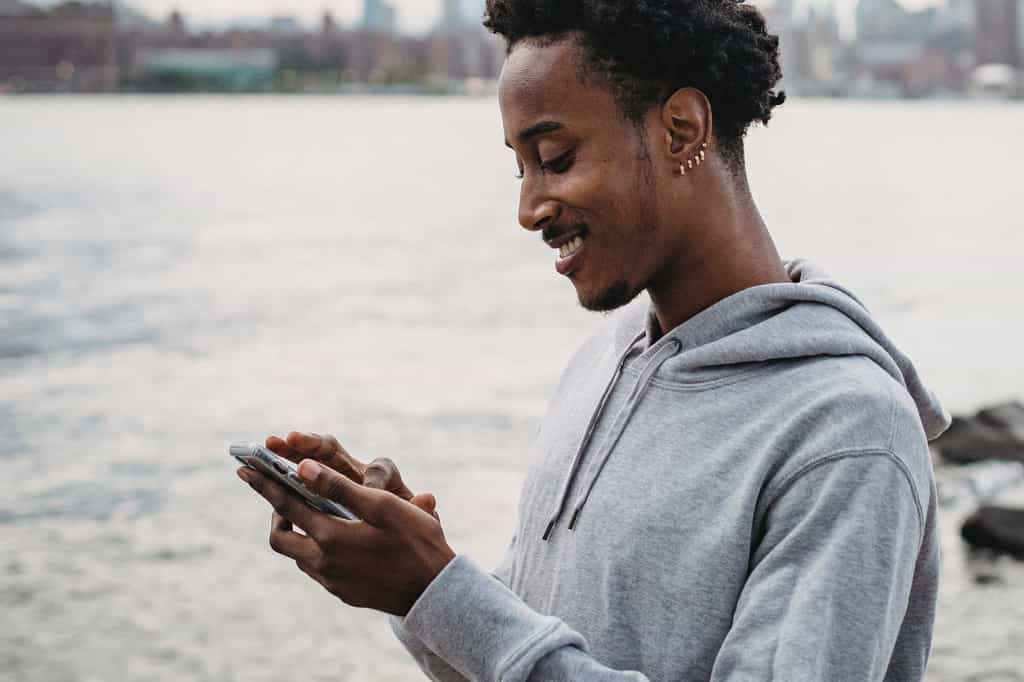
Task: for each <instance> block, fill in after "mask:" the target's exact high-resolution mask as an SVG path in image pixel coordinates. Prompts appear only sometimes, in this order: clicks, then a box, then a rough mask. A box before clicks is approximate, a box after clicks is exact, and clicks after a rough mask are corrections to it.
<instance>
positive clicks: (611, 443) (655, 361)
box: [569, 339, 683, 530]
mask: <svg viewBox="0 0 1024 682" xmlns="http://www.w3.org/2000/svg"><path fill="white" fill-rule="evenodd" d="M682 349H683V344H682V343H681V342H680V341H679V340H678V339H671V340H670V341H669V342H668V343H666V344H665V345H664V346H662V347H661V348H660V349H659V350H658V352H657V353H655V355H654V357H652V358H651V359H650V361H648V363H647V365H646V366H645V367H644V369H643V371H642V372H641V373H640V376H639V378H637V380H636V383H635V384H634V385H633V390H632V391H631V392H630V395H629V399H628V400H627V402H626V404H625V405H623V406H622V409H620V410H619V413H618V414H617V415H616V416H615V422H614V424H613V425H612V428H611V429H610V430H609V432H608V437H607V438H605V440H604V441H603V442H602V443H601V448H600V450H599V453H600V454H599V455H596V456H595V457H594V459H593V460H592V463H591V465H590V468H589V469H588V472H587V484H586V485H585V486H584V488H583V492H581V493H580V496H579V497H578V498H577V499H576V506H575V508H574V509H573V514H572V520H571V521H569V530H575V528H576V521H577V520H578V519H579V516H580V512H581V511H583V505H585V504H586V503H587V499H588V498H589V497H590V492H591V491H592V490H593V489H594V484H595V483H597V478H598V476H600V475H601V471H602V470H603V469H604V465H605V464H606V463H607V462H608V459H609V458H610V457H611V454H612V450H613V449H614V448H615V445H616V443H618V442H619V438H620V437H621V436H622V432H623V431H625V430H626V425H627V424H628V423H629V419H630V417H632V416H633V411H634V410H635V409H636V406H637V405H638V404H639V403H640V400H641V399H642V398H643V396H644V393H646V392H647V387H648V386H650V383H651V379H653V378H654V374H655V372H657V371H658V368H659V367H661V365H662V364H663V363H664V362H665V361H666V360H668V359H669V358H671V357H674V356H675V355H677V354H678V353H679V352H680V351H681V350H682Z"/></svg>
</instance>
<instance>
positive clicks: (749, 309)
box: [616, 259, 951, 441]
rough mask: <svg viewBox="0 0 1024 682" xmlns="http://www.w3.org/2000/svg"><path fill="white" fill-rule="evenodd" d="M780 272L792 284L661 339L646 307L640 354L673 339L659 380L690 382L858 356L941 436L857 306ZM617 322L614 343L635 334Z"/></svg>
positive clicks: (943, 423)
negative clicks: (701, 376) (745, 367)
mask: <svg viewBox="0 0 1024 682" xmlns="http://www.w3.org/2000/svg"><path fill="white" fill-rule="evenodd" d="M785 267H786V271H787V272H788V273H789V276H790V279H792V280H793V283H792V284H785V283H777V284H764V285H760V286H755V287H750V288H749V289H744V290H743V291H739V292H737V293H735V294H733V295H732V296H729V297H727V298H724V299H722V300H721V301H718V302H717V303H715V304H714V305H712V306H711V307H709V308H707V309H705V310H703V311H701V312H700V313H698V314H697V315H694V316H693V317H692V318H690V319H689V320H687V321H686V322H684V323H683V324H681V325H679V326H678V327H676V328H675V329H673V330H671V331H669V332H668V333H667V334H664V335H663V336H661V330H660V329H659V326H658V318H657V317H656V316H655V314H654V308H653V306H650V305H649V306H648V307H647V309H646V311H645V315H644V320H643V332H644V333H643V335H642V336H640V337H638V338H637V340H638V341H641V342H642V343H643V344H644V351H643V355H644V356H646V355H647V353H649V352H650V351H651V350H652V349H654V350H656V347H657V346H659V345H661V344H662V343H668V342H671V341H672V340H676V341H678V342H679V343H680V344H681V352H680V353H678V354H676V355H675V356H674V357H673V358H672V359H671V360H669V361H667V362H665V363H664V365H663V366H662V367H661V368H660V370H659V377H661V378H665V379H667V380H669V381H672V380H676V381H692V380H693V378H694V374H697V373H699V371H700V370H705V371H707V370H715V369H720V370H723V371H728V368H729V367H730V366H732V365H738V364H743V363H750V362H768V361H771V360H786V359H796V358H808V357H814V356H822V355H830V356H843V355H863V356H865V357H867V358H869V359H871V360H872V361H873V362H874V363H875V364H876V365H878V366H879V367H881V368H882V369H883V370H885V372H886V373H887V374H889V376H891V377H892V378H893V379H895V380H896V381H898V382H899V383H900V384H901V385H902V386H903V387H904V388H906V389H907V392H908V393H910V395H911V397H912V398H913V399H914V403H915V404H916V405H917V413H918V415H919V416H920V418H921V424H922V425H923V427H924V431H925V434H926V435H927V436H928V440H929V441H931V440H934V439H935V438H937V437H938V436H939V435H940V434H941V433H943V432H944V431H945V430H946V429H947V428H948V427H949V425H950V421H951V417H950V415H949V413H948V412H947V411H946V410H945V408H944V407H943V406H942V404H941V403H940V402H939V399H938V397H937V396H936V395H935V394H934V393H933V392H932V391H931V390H930V389H929V388H928V387H926V386H925V385H924V383H923V381H922V380H921V377H920V375H919V374H918V372H917V369H916V368H915V367H914V364H913V363H912V362H911V360H910V358H909V357H907V356H906V355H905V354H904V353H903V352H902V351H900V350H899V348H897V347H896V345H895V344H894V343H893V342H892V340H891V339H889V337H888V336H886V334H885V332H884V331H882V328H881V327H880V326H879V325H878V322H876V321H875V319H874V318H873V317H872V316H871V313H870V312H869V311H868V309H867V307H866V306H865V305H864V304H863V303H862V302H861V301H860V299H859V298H857V296H856V295H854V294H853V292H851V291H850V290H849V289H847V288H846V287H844V286H842V285H841V284H839V283H838V282H836V281H834V280H833V279H832V278H831V277H829V276H828V274H826V273H825V271H824V270H822V269H821V268H820V267H818V266H817V265H815V264H814V263H812V262H810V261H808V260H805V259H797V260H791V261H786V262H785ZM624 322H625V324H624V325H623V327H624V328H621V329H620V330H618V331H617V334H616V337H617V338H618V337H624V336H628V335H630V334H633V333H635V332H636V331H637V329H636V328H635V325H636V320H635V319H632V320H628V321H625V320H624ZM795 330H798V331H799V333H794V331H795ZM659 336H660V338H659ZM652 339H654V342H653V343H651V340H652ZM637 345H640V344H637Z"/></svg>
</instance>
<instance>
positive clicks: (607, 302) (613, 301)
mask: <svg viewBox="0 0 1024 682" xmlns="http://www.w3.org/2000/svg"><path fill="white" fill-rule="evenodd" d="M641 291H643V290H642V289H637V290H633V289H632V288H631V287H630V286H629V283H628V282H626V281H624V280H619V281H617V282H615V283H614V284H612V285H611V286H609V287H607V288H605V289H604V290H602V291H600V292H599V293H598V294H597V295H596V296H595V295H588V293H583V292H580V291H579V288H577V296H578V297H579V302H580V306H582V307H583V308H585V309H586V310H589V311H591V312H595V313H606V312H610V311H612V310H615V309H617V308H621V307H622V306H624V305H626V304H627V303H629V302H630V301H632V300H633V299H634V298H636V297H637V296H639V295H640V292H641Z"/></svg>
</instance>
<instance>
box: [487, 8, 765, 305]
mask: <svg viewBox="0 0 1024 682" xmlns="http://www.w3.org/2000/svg"><path fill="white" fill-rule="evenodd" d="M484 24H485V26H487V27H488V28H489V29H491V30H492V31H494V32H495V33H497V34H499V35H502V36H503V37H504V38H505V39H506V40H507V42H508V57H507V59H506V62H505V66H504V68H503V69H502V75H501V83H500V91H499V98H500V103H501V113H502V119H503V122H504V127H505V134H506V141H507V143H508V144H509V146H511V147H512V148H513V149H514V150H515V152H516V158H517V162H518V163H519V166H520V171H521V173H522V192H521V196H520V207H519V220H520V223H521V224H522V225H523V227H525V228H526V229H529V230H543V235H542V236H543V237H544V238H545V239H546V240H549V241H550V240H554V239H556V238H558V237H560V236H563V235H568V234H572V233H575V232H578V231H583V232H584V235H583V236H584V245H583V247H582V249H581V250H580V251H579V252H578V254H577V255H576V256H574V257H573V260H572V262H568V263H564V264H563V269H565V268H566V267H569V268H571V269H570V270H568V271H567V274H568V276H569V277H570V278H571V279H572V281H573V283H574V284H575V286H576V289H577V294H578V296H579V300H580V303H581V305H583V306H584V307H585V308H588V309H590V310H612V309H614V308H617V307H619V306H622V305H625V304H626V303H628V302H629V301H630V300H632V299H633V298H634V297H635V296H636V295H637V294H639V293H640V292H641V291H643V290H644V289H645V288H648V287H649V286H651V285H653V284H654V283H656V282H657V281H658V279H659V278H662V277H665V276H667V275H668V273H666V272H665V270H666V269H667V268H670V267H671V264H672V263H673V262H675V261H676V260H677V257H678V256H679V255H680V254H681V253H683V252H684V251H686V249H687V245H688V243H692V242H693V239H694V238H696V237H698V235H696V234H694V232H695V231H696V230H703V229H704V227H705V226H706V225H707V224H708V222H709V221H712V222H713V219H714V215H715V212H716V210H718V207H716V202H720V200H722V199H723V197H728V196H730V194H731V193H733V192H734V191H735V190H736V189H737V188H738V189H740V190H742V191H746V175H745V171H744V167H743V135H744V134H745V132H746V130H747V128H748V127H749V126H750V124H751V123H752V122H753V121H762V122H764V123H767V122H768V120H769V118H770V117H771V111H772V108H773V107H774V106H777V105H778V104H781V103H782V101H783V100H784V95H783V94H782V93H779V94H776V93H775V92H774V90H773V88H774V86H775V84H776V82H777V81H778V80H779V78H780V77H781V72H780V70H779V65H778V39H777V38H776V37H775V36H771V35H768V34H767V32H766V30H765V24H764V19H763V18H762V16H761V15H760V13H759V12H758V11H757V10H756V9H754V8H752V7H750V6H747V5H742V4H737V3H735V2H732V0H646V1H644V0H641V1H639V2H628V3H627V2H620V1H619V0H488V3H487V17H486V20H485V22H484ZM705 142H706V143H707V144H708V149H707V156H706V161H705V162H704V163H703V164H701V165H700V166H697V167H695V168H694V169H692V170H688V171H687V173H686V174H685V175H683V174H682V173H681V171H680V166H683V167H684V168H685V167H686V162H687V161H688V160H691V159H693V160H695V159H696V157H697V156H698V155H699V152H700V150H701V145H702V144H703V143H705ZM706 237H707V235H703V237H702V238H706Z"/></svg>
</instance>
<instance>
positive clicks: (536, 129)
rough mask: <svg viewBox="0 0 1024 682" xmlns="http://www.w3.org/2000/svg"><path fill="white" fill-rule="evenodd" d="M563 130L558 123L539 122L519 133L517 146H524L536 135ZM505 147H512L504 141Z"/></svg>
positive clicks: (562, 126)
mask: <svg viewBox="0 0 1024 682" xmlns="http://www.w3.org/2000/svg"><path fill="white" fill-rule="evenodd" d="M563 128H565V126H564V125H562V124H561V123H559V122H558V121H541V122H540V123H534V124H533V125H532V126H530V127H529V128H527V129H526V130H524V131H523V132H521V133H519V144H526V143H527V142H529V141H530V140H532V139H533V138H535V137H537V136H538V135H546V134H548V133H553V132H555V131H556V130H562V129H563ZM505 146H506V147H508V148H509V149H511V148H512V145H511V144H510V143H509V141H508V140H505Z"/></svg>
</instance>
